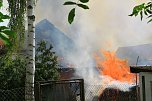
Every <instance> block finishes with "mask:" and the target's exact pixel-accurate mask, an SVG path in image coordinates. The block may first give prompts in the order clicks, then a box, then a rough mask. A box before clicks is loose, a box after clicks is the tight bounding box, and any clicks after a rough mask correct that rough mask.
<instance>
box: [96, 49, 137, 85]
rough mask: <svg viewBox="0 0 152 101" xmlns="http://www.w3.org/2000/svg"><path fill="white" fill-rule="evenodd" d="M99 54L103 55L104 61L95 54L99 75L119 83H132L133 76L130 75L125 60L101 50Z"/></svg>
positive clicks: (113, 53)
mask: <svg viewBox="0 0 152 101" xmlns="http://www.w3.org/2000/svg"><path fill="white" fill-rule="evenodd" d="M100 54H103V55H104V59H102V58H101V57H100V56H99V55H97V54H95V60H96V65H97V68H98V70H99V71H100V74H101V75H106V76H109V77H111V78H113V79H115V80H119V81H121V82H128V83H133V82H134V78H135V75H134V74H131V73H130V69H129V65H128V62H127V60H121V59H119V58H118V57H117V56H116V54H115V52H109V51H105V50H102V51H100Z"/></svg>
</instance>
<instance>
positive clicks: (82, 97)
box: [80, 79, 85, 101]
mask: <svg viewBox="0 0 152 101" xmlns="http://www.w3.org/2000/svg"><path fill="white" fill-rule="evenodd" d="M80 81H81V82H80V98H81V101H85V94H84V80H83V79H81V80H80Z"/></svg>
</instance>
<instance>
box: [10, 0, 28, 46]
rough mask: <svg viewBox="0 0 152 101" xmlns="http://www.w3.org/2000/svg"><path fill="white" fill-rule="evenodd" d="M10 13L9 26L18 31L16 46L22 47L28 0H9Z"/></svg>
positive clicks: (15, 40)
mask: <svg viewBox="0 0 152 101" xmlns="http://www.w3.org/2000/svg"><path fill="white" fill-rule="evenodd" d="M7 1H8V4H9V7H8V11H9V13H10V21H9V26H10V28H11V30H13V31H14V32H16V34H17V36H16V38H15V39H14V40H13V41H14V43H15V46H16V47H17V48H20V47H21V46H22V43H23V40H24V37H25V13H26V3H27V2H26V0H7Z"/></svg>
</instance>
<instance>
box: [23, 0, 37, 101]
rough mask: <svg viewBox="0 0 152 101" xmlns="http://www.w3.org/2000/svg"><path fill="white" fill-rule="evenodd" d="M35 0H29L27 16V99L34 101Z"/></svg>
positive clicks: (27, 100) (26, 100)
mask: <svg viewBox="0 0 152 101" xmlns="http://www.w3.org/2000/svg"><path fill="white" fill-rule="evenodd" d="M34 3H35V0H27V18H28V21H27V22H28V29H27V30H28V35H27V38H28V39H27V40H28V41H27V42H28V46H27V60H28V65H27V67H26V81H25V101H34V100H35V98H34V74H35V31H34V29H35V28H34V21H35V16H34V15H33V11H34Z"/></svg>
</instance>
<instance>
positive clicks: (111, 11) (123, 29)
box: [36, 0, 152, 84]
mask: <svg viewBox="0 0 152 101" xmlns="http://www.w3.org/2000/svg"><path fill="white" fill-rule="evenodd" d="M63 3H64V1H63V0H38V3H37V7H36V17H37V18H36V22H39V21H41V20H43V19H48V20H49V21H50V22H52V23H53V24H54V25H55V26H57V27H58V28H59V29H60V30H62V31H63V32H65V33H66V34H67V35H68V36H69V37H71V38H72V39H73V40H74V41H75V42H76V44H77V46H78V47H79V49H80V51H79V52H78V53H75V54H73V55H72V56H70V59H69V60H71V61H72V62H73V63H75V64H77V74H78V75H79V76H82V77H83V78H85V79H86V80H87V81H88V82H89V83H95V84H100V83H101V82H99V81H100V80H101V79H102V78H103V77H96V75H98V74H99V73H98V72H97V71H96V70H95V68H94V67H95V64H94V61H93V59H92V55H93V53H94V51H96V50H99V49H101V48H102V49H105V50H114V51H116V50H117V48H118V47H120V46H129V45H138V44H145V43H152V41H151V38H152V34H151V33H152V30H151V26H152V25H151V24H147V20H143V21H142V22H141V21H140V17H137V18H134V17H129V16H128V15H129V14H130V13H131V12H132V8H133V7H134V6H135V5H136V4H137V2H135V1H131V0H90V2H89V7H90V9H89V10H83V9H81V8H76V17H75V21H74V23H73V24H72V25H69V24H68V22H67V16H68V12H69V11H70V8H72V6H69V7H67V6H63V5H62V4H63ZM89 80H90V81H89ZM92 81H93V82H92ZM114 84H116V83H114Z"/></svg>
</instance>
